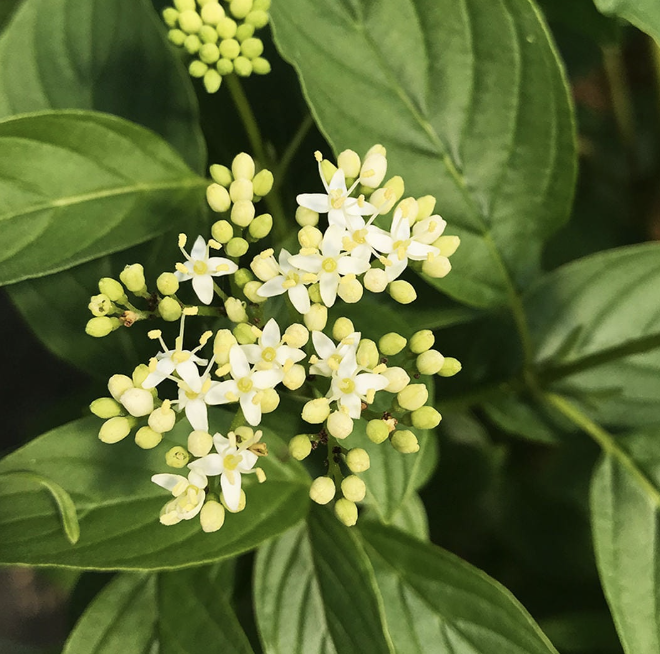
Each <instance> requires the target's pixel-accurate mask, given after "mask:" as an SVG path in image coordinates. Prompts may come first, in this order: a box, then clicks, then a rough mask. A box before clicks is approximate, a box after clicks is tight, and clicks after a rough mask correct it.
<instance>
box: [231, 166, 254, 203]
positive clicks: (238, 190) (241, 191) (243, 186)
mask: <svg viewBox="0 0 660 654" xmlns="http://www.w3.org/2000/svg"><path fill="white" fill-rule="evenodd" d="M246 156H247V155H246ZM252 165H253V167H254V162H253V164H252ZM234 176H236V173H234ZM229 197H231V200H232V202H241V201H251V200H252V198H253V197H254V189H253V187H252V182H251V181H250V180H249V179H244V178H239V179H234V181H233V182H232V183H231V186H230V187H229Z"/></svg>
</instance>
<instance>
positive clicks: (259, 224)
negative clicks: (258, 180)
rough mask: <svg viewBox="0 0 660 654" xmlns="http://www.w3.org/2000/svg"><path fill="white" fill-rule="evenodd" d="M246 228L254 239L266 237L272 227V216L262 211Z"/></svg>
mask: <svg viewBox="0 0 660 654" xmlns="http://www.w3.org/2000/svg"><path fill="white" fill-rule="evenodd" d="M262 172H263V171H262ZM248 228H249V231H250V236H251V237H252V238H253V239H254V240H255V241H258V240H259V239H261V238H266V236H268V234H270V232H271V230H272V229H273V217H272V216H271V215H270V214H269V213H262V214H260V215H259V216H257V217H256V218H255V219H254V220H253V221H252V222H251V223H250V224H249V226H248Z"/></svg>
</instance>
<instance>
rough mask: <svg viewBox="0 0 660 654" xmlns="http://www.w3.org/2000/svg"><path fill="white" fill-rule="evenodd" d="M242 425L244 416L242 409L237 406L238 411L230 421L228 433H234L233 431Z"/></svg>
mask: <svg viewBox="0 0 660 654" xmlns="http://www.w3.org/2000/svg"><path fill="white" fill-rule="evenodd" d="M244 424H245V416H244V415H243V409H241V407H240V406H239V407H238V411H236V415H235V416H234V418H233V420H232V421H231V425H229V431H234V430H235V429H238V428H239V427H242V426H243V425H244Z"/></svg>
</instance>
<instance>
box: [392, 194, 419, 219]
mask: <svg viewBox="0 0 660 654" xmlns="http://www.w3.org/2000/svg"><path fill="white" fill-rule="evenodd" d="M397 210H398V211H401V214H402V215H403V217H404V218H407V219H408V222H409V223H410V224H411V225H412V224H413V223H414V222H415V220H417V214H418V213H419V205H418V204H417V200H415V198H404V199H403V200H401V202H399V204H398V205H397Z"/></svg>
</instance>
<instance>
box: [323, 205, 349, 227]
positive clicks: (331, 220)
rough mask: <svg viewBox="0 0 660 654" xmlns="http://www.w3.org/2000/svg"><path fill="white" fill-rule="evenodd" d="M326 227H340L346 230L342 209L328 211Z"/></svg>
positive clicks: (346, 225)
mask: <svg viewBox="0 0 660 654" xmlns="http://www.w3.org/2000/svg"><path fill="white" fill-rule="evenodd" d="M328 225H335V226H336V227H341V228H342V229H346V228H347V227H348V224H347V223H346V214H345V213H344V210H343V209H330V211H328Z"/></svg>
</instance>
